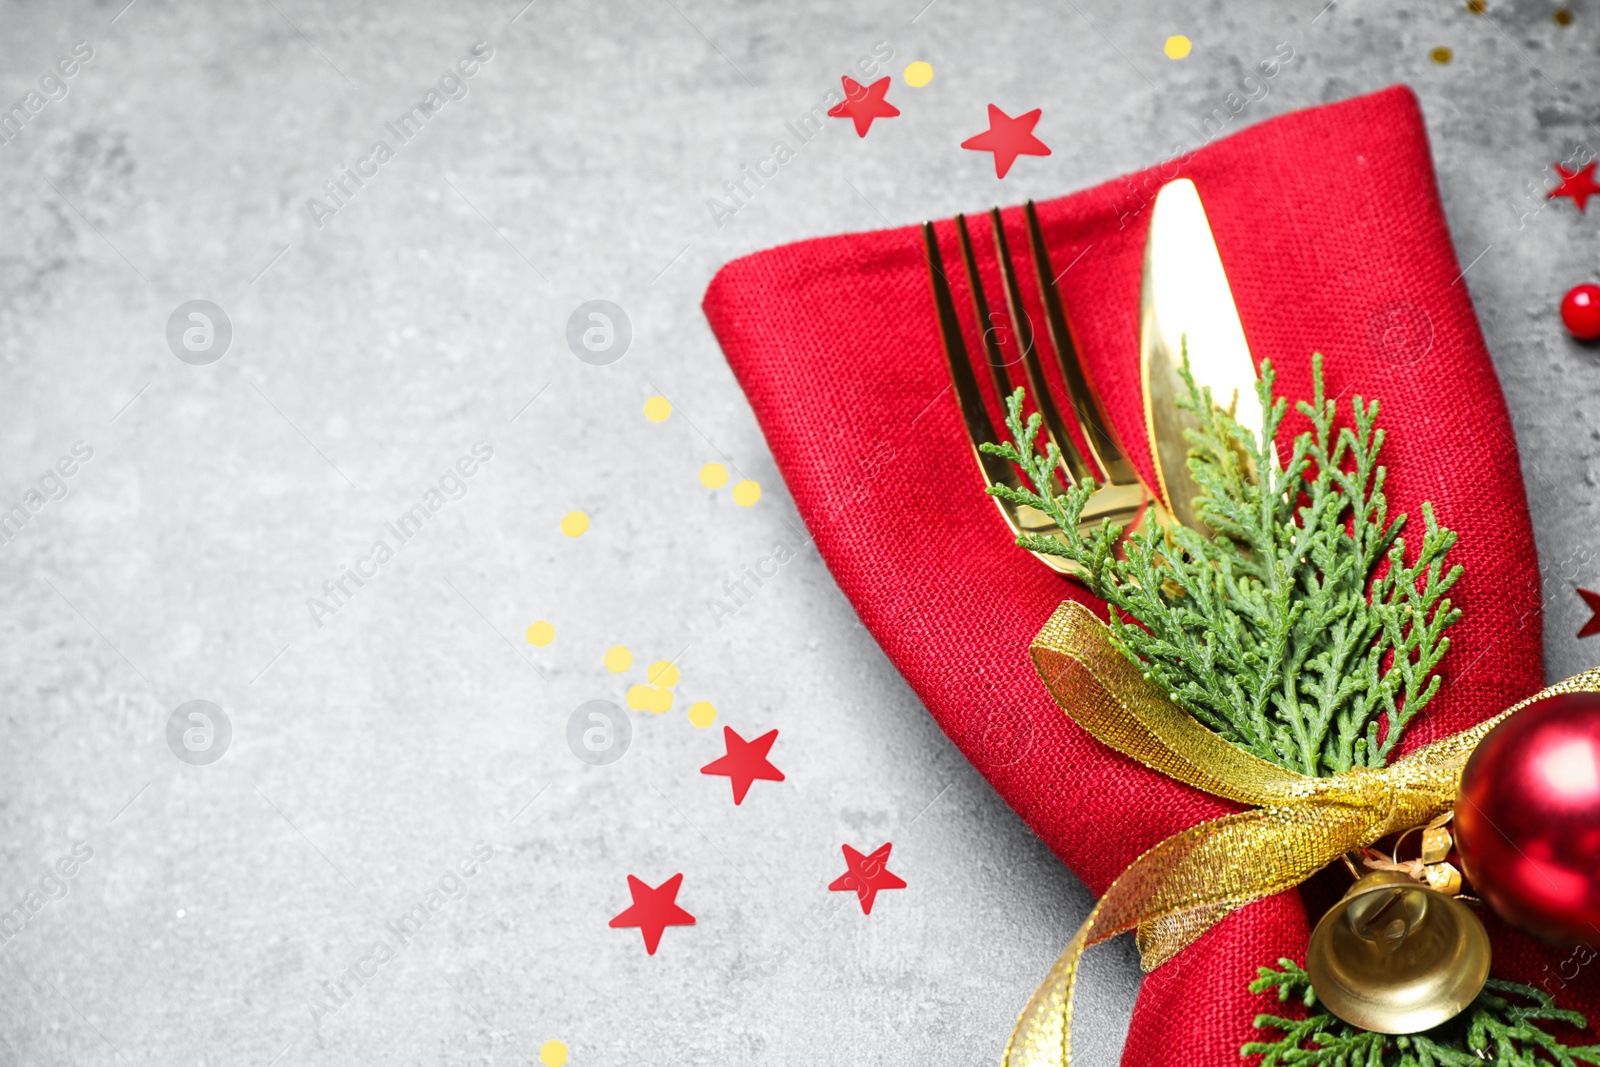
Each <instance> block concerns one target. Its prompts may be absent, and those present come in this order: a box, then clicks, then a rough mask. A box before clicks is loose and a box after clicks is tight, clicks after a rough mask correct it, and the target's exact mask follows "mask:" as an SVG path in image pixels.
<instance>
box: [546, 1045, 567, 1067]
mask: <svg viewBox="0 0 1600 1067" xmlns="http://www.w3.org/2000/svg"><path fill="white" fill-rule="evenodd" d="M539 1062H540V1063H542V1064H544V1067H566V1062H567V1046H566V1045H564V1044H562V1043H561V1042H560V1041H546V1042H545V1043H544V1044H542V1045H540V1046H539Z"/></svg>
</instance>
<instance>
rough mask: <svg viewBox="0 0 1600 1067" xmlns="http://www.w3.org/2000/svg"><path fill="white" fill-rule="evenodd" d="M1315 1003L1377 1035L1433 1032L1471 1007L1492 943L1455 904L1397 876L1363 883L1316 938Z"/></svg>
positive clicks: (1312, 962) (1309, 960)
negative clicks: (1490, 943) (1316, 1001)
mask: <svg viewBox="0 0 1600 1067" xmlns="http://www.w3.org/2000/svg"><path fill="white" fill-rule="evenodd" d="M1306 971H1307V973H1308V974H1309V975H1310V977H1311V987H1312V989H1314V990H1315V991H1316V994H1317V1000H1318V1001H1320V1002H1321V1003H1322V1005H1323V1006H1324V1007H1326V1008H1327V1009H1328V1010H1329V1011H1331V1012H1333V1014H1335V1015H1337V1016H1338V1017H1339V1018H1341V1019H1343V1020H1344V1021H1345V1022H1347V1023H1350V1024H1351V1025H1353V1026H1359V1027H1360V1028H1361V1029H1363V1030H1372V1031H1374V1032H1376V1033H1380V1034H1415V1033H1420V1032H1421V1031H1423V1030H1430V1029H1432V1028H1433V1027H1435V1026H1438V1025H1439V1024H1440V1023H1443V1022H1445V1021H1446V1020H1448V1019H1450V1018H1452V1017H1454V1016H1455V1015H1457V1014H1459V1013H1460V1012H1461V1010H1462V1009H1463V1008H1465V1007H1466V1006H1467V1005H1468V1004H1470V1003H1472V999H1473V998H1474V997H1476V996H1477V995H1478V991H1479V990H1481V989H1482V988H1483V984H1484V982H1485V981H1487V980H1488V977H1489V935H1488V933H1487V932H1485V930H1484V928H1483V923H1481V922H1479V921H1478V917H1477V916H1476V915H1474V914H1472V910H1471V909H1470V908H1468V907H1467V906H1466V905H1465V904H1463V903H1461V901H1459V900H1456V899H1455V898H1454V897H1448V896H1445V895H1444V894H1443V893H1439V892H1435V891H1434V890H1432V889H1429V888H1428V887H1426V886H1424V885H1422V884H1421V883H1420V882H1417V881H1415V880H1413V879H1412V878H1410V877H1408V876H1407V875H1406V874H1404V873H1402V872H1400V871H1373V872H1372V873H1370V874H1367V875H1365V876H1364V877H1362V878H1361V879H1360V880H1359V881H1357V882H1356V884H1355V885H1353V886H1351V887H1350V891H1349V892H1348V893H1346V894H1345V895H1344V899H1343V900H1341V901H1339V903H1337V904H1335V905H1334V906H1333V907H1332V908H1330V909H1329V910H1328V914H1326V915H1324V916H1323V917H1322V921H1321V922H1319V923H1317V928H1316V930H1315V931H1313V933H1312V934H1311V947H1310V949H1309V950H1308V951H1307V955H1306Z"/></svg>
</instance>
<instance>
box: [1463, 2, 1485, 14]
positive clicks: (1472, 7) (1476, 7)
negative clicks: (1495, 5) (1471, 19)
mask: <svg viewBox="0 0 1600 1067" xmlns="http://www.w3.org/2000/svg"><path fill="white" fill-rule="evenodd" d="M1467 10H1468V11H1470V12H1471V13H1472V14H1474V15H1481V14H1483V13H1484V12H1485V11H1487V10H1489V5H1488V4H1487V3H1486V2H1485V0H1467Z"/></svg>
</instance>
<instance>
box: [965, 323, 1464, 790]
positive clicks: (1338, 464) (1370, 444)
mask: <svg viewBox="0 0 1600 1067" xmlns="http://www.w3.org/2000/svg"><path fill="white" fill-rule="evenodd" d="M1182 373H1183V380H1184V383H1185V386H1186V390H1187V395H1186V396H1184V397H1183V398H1181V399H1180V400H1179V405H1180V406H1181V407H1183V408H1184V409H1186V410H1188V411H1190V412H1192V413H1194V415H1195V417H1196V419H1197V420H1198V422H1199V428H1198V429H1197V430H1194V431H1191V432H1190V433H1189V440H1190V451H1189V469H1190V471H1191V472H1192V473H1193V475H1194V480H1195V483H1196V484H1197V485H1198V486H1199V488H1200V495H1199V496H1198V498H1197V499H1196V501H1195V505H1196V510H1197V511H1198V513H1199V515H1200V518H1201V520H1202V521H1203V522H1204V523H1205V525H1206V526H1208V527H1209V528H1210V534H1209V536H1208V535H1207V534H1204V533H1202V532H1201V531H1199V530H1195V529H1189V528H1186V527H1181V526H1177V525H1173V526H1171V527H1169V528H1166V529H1162V528H1160V527H1159V526H1158V525H1157V524H1155V523H1149V524H1147V525H1146V527H1145V529H1144V530H1143V531H1142V532H1141V533H1139V534H1136V535H1134V536H1132V537H1126V538H1125V537H1124V531H1123V528H1122V527H1121V526H1120V525H1117V524H1115V523H1106V524H1104V525H1101V526H1097V527H1091V528H1089V529H1086V530H1082V531H1080V530H1079V528H1078V527H1079V520H1080V518H1081V516H1082V514H1083V510H1084V507H1085V505H1086V504H1087V503H1088V501H1089V498H1090V496H1091V495H1092V494H1093V493H1094V491H1095V489H1096V486H1095V484H1094V483H1093V481H1092V480H1085V481H1083V482H1081V483H1077V484H1073V482H1072V479H1071V477H1070V476H1068V475H1067V474H1066V468H1065V467H1064V465H1063V464H1062V460H1061V454H1060V452H1059V450H1058V449H1057V448H1056V446H1055V445H1054V444H1053V443H1050V444H1047V445H1046V447H1045V449H1044V451H1043V452H1042V453H1041V452H1040V451H1039V450H1038V447H1037V441H1038V437H1039V429H1040V418H1039V416H1038V415H1037V414H1033V415H1030V416H1028V417H1027V418H1026V420H1024V418H1023V410H1024V408H1023V405H1024V394H1023V390H1021V389H1018V390H1017V391H1016V392H1015V393H1013V394H1012V395H1011V397H1010V398H1009V399H1008V400H1007V403H1006V426H1007V429H1008V430H1009V432H1010V435H1011V440H1010V441H1009V442H1006V443H1005V444H999V445H996V444H985V445H983V449H984V451H986V452H988V453H990V454H992V455H997V456H1001V457H1003V458H1005V459H1007V460H1009V461H1010V462H1011V463H1013V464H1015V465H1016V466H1017V467H1018V468H1019V469H1020V470H1021V472H1022V474H1023V478H1024V480H1025V483H1026V484H1025V485H1024V486H1020V487H1018V486H1008V485H992V486H990V487H989V492H990V493H992V494H994V495H995V496H998V497H1001V498H1003V499H1005V500H1008V501H1010V502H1012V503H1015V504H1024V505H1028V506H1031V507H1034V508H1037V509H1038V510H1040V511H1042V512H1044V513H1045V514H1047V515H1049V516H1050V518H1051V519H1053V520H1054V521H1055V523H1056V524H1057V525H1058V526H1059V527H1060V534H1059V536H1045V535H1041V534H1023V535H1022V536H1020V537H1018V539H1017V544H1019V545H1020V546H1022V547H1023V548H1027V549H1030V550H1032V551H1034V552H1040V553H1046V554H1049V555H1053V556H1060V557H1064V558H1066V559H1069V560H1072V561H1073V562H1074V563H1076V564H1078V566H1079V568H1080V569H1081V572H1082V574H1083V576H1084V580H1085V581H1086V583H1087V584H1088V586H1089V588H1090V590H1091V591H1092V592H1093V593H1094V594H1095V595H1096V596H1098V597H1100V598H1101V599H1103V600H1105V601H1106V602H1107V603H1108V604H1110V605H1111V607H1112V608H1114V609H1115V610H1113V611H1112V612H1111V613H1110V624H1111V628H1112V636H1113V639H1114V641H1115V642H1116V644H1117V645H1118V647H1119V648H1120V649H1121V650H1122V651H1123V653H1124V654H1125V655H1127V656H1128V657H1129V658H1130V659H1132V660H1133V661H1134V662H1135V663H1137V664H1138V665H1139V666H1140V668H1141V669H1142V670H1143V671H1144V672H1145V673H1146V674H1147V675H1148V676H1149V677H1150V678H1152V679H1153V680H1154V681H1156V682H1157V683H1158V684H1159V685H1160V686H1161V687H1162V688H1163V689H1165V690H1166V691H1167V693H1168V694H1170V695H1171V697H1172V698H1173V700H1175V701H1176V702H1177V703H1178V704H1179V705H1181V706H1182V707H1184V708H1185V709H1187V710H1188V711H1189V712H1190V713H1191V714H1193V715H1194V716H1195V717H1196V718H1197V719H1198V720H1199V721H1201V722H1202V723H1204V724H1205V725H1206V726H1208V727H1210V728H1211V729H1212V730H1214V731H1216V732H1217V733H1219V734H1221V735H1222V736H1223V737H1225V738H1226V739H1227V740H1229V741H1231V742H1233V743H1234V744H1237V745H1239V746H1240V747H1242V748H1244V749H1246V750H1247V751H1250V752H1253V753H1255V754H1256V755H1258V756H1261V757H1262V758H1264V759H1268V760H1271V761H1273V762H1275V763H1278V764H1280V765H1282V766H1285V767H1289V768H1292V769H1294V770H1297V771H1299V772H1301V773H1303V774H1310V775H1317V774H1332V773H1337V772H1339V771H1344V770H1348V769H1350V768H1351V767H1352V766H1356V765H1364V766H1381V765H1382V764H1384V763H1385V762H1387V760H1388V758H1389V755H1390V753H1391V752H1392V751H1393V750H1394V747H1395V744H1396V743H1397V742H1398V741H1399V739H1400V735H1401V732H1402V731H1403V730H1404V728H1405V726H1406V724H1407V723H1408V722H1410V720H1411V719H1412V718H1414V717H1415V716H1416V714H1417V713H1418V712H1420V711H1421V710H1422V709H1423V708H1424V707H1426V706H1427V704H1428V702H1429V701H1430V700H1431V699H1432V698H1433V696H1434V695H1435V694H1436V693H1437V692H1438V689H1439V685H1440V680H1439V677H1438V675H1437V673H1436V669H1437V667H1438V665H1439V661H1440V659H1442V658H1443V656H1444V654H1445V652H1446V651H1447V650H1448V649H1449V647H1450V641H1449V638H1447V637H1445V636H1444V631H1445V630H1446V629H1447V628H1449V627H1450V626H1451V625H1452V624H1453V623H1454V622H1456V620H1457V619H1459V618H1460V616H1461V613H1460V612H1459V611H1457V610H1455V609H1454V608H1453V607H1452V606H1451V603H1450V599H1449V598H1448V596H1446V594H1447V593H1448V591H1449V590H1450V588H1451V586H1453V585H1454V584H1455V583H1456V581H1457V579H1458V578H1459V577H1460V575H1461V568H1460V567H1451V568H1449V569H1446V568H1445V565H1444V557H1445V555H1446V554H1447V553H1448V552H1449V550H1450V548H1451V547H1452V546H1453V545H1454V544H1455V541H1456V535H1455V534H1454V533H1453V532H1451V531H1450V530H1447V529H1444V528H1443V527H1441V526H1439V524H1438V522H1437V521H1436V519H1435V517H1434V513H1433V508H1432V507H1431V506H1430V505H1428V504H1424V505H1423V508H1422V512H1423V521H1424V524H1425V528H1424V531H1423V535H1422V538H1421V544H1420V545H1419V546H1418V550H1417V552H1416V553H1415V556H1414V558H1413V559H1412V560H1411V562H1409V563H1408V562H1407V560H1406V554H1407V553H1406V542H1405V539H1404V538H1402V537H1401V536H1400V533H1401V530H1402V529H1403V527H1404V525H1405V521H1406V517H1405V516H1404V515H1397V516H1394V517H1393V518H1392V519H1391V518H1390V516H1389V513H1388V502H1387V499H1386V498H1385V496H1384V491H1383V488H1384V482H1385V479H1386V477H1387V474H1386V471H1385V469H1384V468H1383V467H1382V466H1381V465H1379V464H1378V462H1377V457H1378V452H1379V449H1380V448H1381V447H1382V445H1383V439H1384V433H1383V431H1382V430H1380V429H1377V427H1376V422H1377V416H1378V403H1377V401H1373V402H1372V403H1370V404H1366V403H1363V401H1362V400H1361V398H1360V397H1356V398H1355V400H1354V401H1353V402H1352V404H1351V423H1350V424H1349V425H1338V424H1337V422H1336V415H1337V405H1336V404H1335V402H1334V401H1332V400H1329V399H1328V398H1327V397H1326V395H1325V393H1324V390H1323V375H1322V357H1321V355H1320V354H1318V355H1315V356H1313V358H1312V377H1313V382H1314V392H1313V399H1312V400H1311V401H1310V402H1309V403H1308V402H1304V401H1302V402H1301V403H1299V404H1297V405H1296V410H1297V411H1298V412H1299V413H1300V414H1301V415H1303V416H1304V417H1305V418H1306V420H1307V421H1308V422H1309V423H1310V429H1309V430H1307V431H1306V432H1304V433H1302V434H1299V435H1298V436H1296V437H1294V438H1293V439H1292V440H1290V441H1288V442H1286V447H1280V440H1279V438H1280V430H1281V428H1282V425H1283V418H1284V415H1285V412H1286V410H1287V401H1286V400H1284V399H1283V398H1280V397H1275V396H1274V395H1273V385H1274V382H1275V375H1274V373H1273V369H1272V365H1271V363H1269V362H1263V364H1262V367H1261V377H1260V380H1259V382H1258V383H1257V393H1258V395H1259V398H1260V401H1261V407H1262V411H1263V413H1264V418H1263V422H1262V425H1261V427H1259V432H1255V431H1253V430H1252V429H1250V428H1247V427H1245V426H1242V425H1240V424H1239V423H1238V422H1237V421H1236V420H1235V419H1234V417H1233V415H1232V414H1231V412H1229V411H1225V410H1222V409H1221V408H1219V407H1217V406H1216V405H1215V403H1214V402H1213V400H1212V397H1211V392H1210V390H1209V389H1203V388H1200V387H1198V386H1197V385H1196V383H1195V381H1194V377H1193V375H1192V374H1191V373H1190V372H1189V368H1188V358H1187V353H1185V359H1184V367H1183V371H1182ZM1058 471H1060V472H1061V474H1062V477H1063V480H1064V481H1065V483H1066V484H1067V485H1068V486H1069V488H1068V489H1067V491H1066V492H1064V493H1062V492H1058V491H1057V489H1058V485H1059V483H1058V482H1057V481H1056V475H1057V472H1058ZM1129 619H1131V620H1133V621H1131V622H1130V621H1128V620H1129Z"/></svg>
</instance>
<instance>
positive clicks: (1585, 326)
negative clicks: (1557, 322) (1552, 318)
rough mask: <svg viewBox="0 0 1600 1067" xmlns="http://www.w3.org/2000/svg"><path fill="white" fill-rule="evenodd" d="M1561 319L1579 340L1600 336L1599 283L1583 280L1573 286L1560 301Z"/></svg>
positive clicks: (1590, 339) (1591, 339)
mask: <svg viewBox="0 0 1600 1067" xmlns="http://www.w3.org/2000/svg"><path fill="white" fill-rule="evenodd" d="M1561 321H1562V322H1564V323H1566V324H1567V332H1568V333H1570V334H1572V336H1574V337H1576V338H1578V340H1580V341H1593V340H1594V339H1595V338H1597V337H1600V285H1595V284H1594V283H1593V282H1584V283H1583V284H1582V285H1575V286H1573V287H1572V289H1571V290H1570V291H1568V293H1567V295H1566V296H1565V297H1564V298H1563V299H1562V301H1561Z"/></svg>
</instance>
